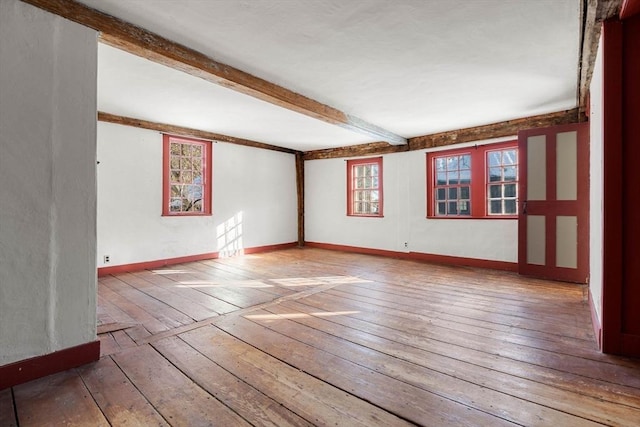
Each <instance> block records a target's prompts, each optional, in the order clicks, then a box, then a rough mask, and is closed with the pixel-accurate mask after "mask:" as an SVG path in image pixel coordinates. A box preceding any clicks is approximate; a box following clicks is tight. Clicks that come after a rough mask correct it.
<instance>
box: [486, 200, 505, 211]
mask: <svg viewBox="0 0 640 427" xmlns="http://www.w3.org/2000/svg"><path fill="white" fill-rule="evenodd" d="M489 212H490V213H492V214H500V213H502V200H491V201H490V202H489Z"/></svg>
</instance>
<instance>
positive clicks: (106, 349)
mask: <svg viewBox="0 0 640 427" xmlns="http://www.w3.org/2000/svg"><path fill="white" fill-rule="evenodd" d="M98 339H99V340H100V357H104V356H109V355H110V354H113V353H117V352H118V351H120V346H119V345H118V343H117V342H116V340H115V339H114V338H113V335H112V334H110V333H108V334H102V335H98ZM0 425H2V424H0Z"/></svg>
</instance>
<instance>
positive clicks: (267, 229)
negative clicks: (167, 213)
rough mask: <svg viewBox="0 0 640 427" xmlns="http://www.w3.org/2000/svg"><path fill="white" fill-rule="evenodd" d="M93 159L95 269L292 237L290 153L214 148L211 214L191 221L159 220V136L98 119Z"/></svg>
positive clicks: (294, 208) (231, 250)
mask: <svg viewBox="0 0 640 427" xmlns="http://www.w3.org/2000/svg"><path fill="white" fill-rule="evenodd" d="M98 160H99V161H100V164H99V165H98V266H99V267H103V266H115V265H123V264H132V263H138V262H146V261H156V260H164V259H170V258H178V257H184V256H190V255H200V254H207V253H213V252H222V255H225V254H226V255H229V254H232V253H234V252H236V251H237V250H239V249H243V248H253V247H259V246H267V245H274V244H280V243H291V242H296V241H297V240H298V236H297V230H298V228H297V227H298V226H297V201H296V184H295V176H296V174H295V157H294V156H293V155H291V154H287V153H280V152H276V151H269V150H262V149H256V148H250V147H243V146H239V145H233V144H226V143H216V144H214V146H213V215H212V216H192V217H163V216H161V213H162V135H161V134H160V133H159V132H156V131H150V130H145V129H139V128H134V127H129V126H121V125H116V124H111V123H103V122H99V123H98ZM237 223H241V227H240V228H241V229H240V228H235V230H233V228H234V226H235V225H237ZM236 232H237V234H235V233H236ZM225 238H226V240H225ZM234 239H235V240H234ZM232 240H233V243H231V244H229V242H230V241H232ZM105 255H109V257H110V262H109V263H108V264H105V263H104V256H105Z"/></svg>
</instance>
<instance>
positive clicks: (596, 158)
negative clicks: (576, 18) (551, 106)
mask: <svg viewBox="0 0 640 427" xmlns="http://www.w3.org/2000/svg"><path fill="white" fill-rule="evenodd" d="M602 82H603V76H602V38H601V39H600V44H599V46H598V53H597V56H596V63H595V66H594V70H593V76H592V77H591V87H590V88H589V90H590V93H591V101H590V102H591V104H590V110H591V113H590V117H589V126H590V144H591V151H590V156H591V158H590V163H589V164H590V193H589V204H590V209H589V216H590V217H589V222H590V224H589V251H590V254H589V270H590V273H589V290H590V292H591V297H592V298H593V305H594V307H595V309H596V312H597V315H598V319H599V320H600V323H601V324H602V274H603V273H602V259H603V252H602V247H603V240H602V239H603V225H602V221H603V206H602V194H603V164H602V161H603V158H604V145H603V139H604V138H603V119H604V115H603V113H602V107H603V102H602Z"/></svg>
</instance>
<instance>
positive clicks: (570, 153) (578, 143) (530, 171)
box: [518, 123, 589, 283]
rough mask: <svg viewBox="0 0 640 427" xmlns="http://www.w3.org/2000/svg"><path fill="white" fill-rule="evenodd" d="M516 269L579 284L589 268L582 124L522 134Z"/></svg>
mask: <svg viewBox="0 0 640 427" xmlns="http://www.w3.org/2000/svg"><path fill="white" fill-rule="evenodd" d="M518 141H519V151H520V153H521V170H520V174H521V177H522V179H521V180H520V194H521V197H522V200H520V206H521V208H520V210H519V212H520V213H519V217H518V239H519V244H518V268H519V271H520V273H521V274H525V275H530V276H535V277H542V278H549V279H555V280H564V281H570V282H579V283H585V282H586V280H587V276H588V270H589V224H588V222H589V210H588V209H589V128H588V124H586V123H582V124H574V125H563V126H556V127H553V128H545V129H531V130H526V131H522V132H520V133H519V135H518Z"/></svg>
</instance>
